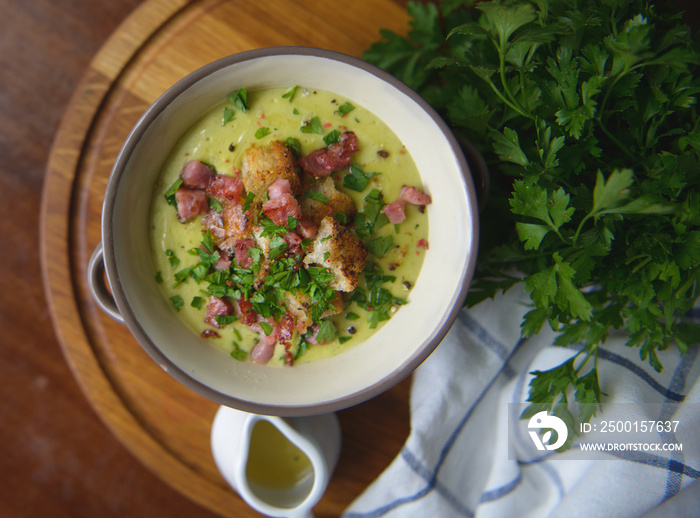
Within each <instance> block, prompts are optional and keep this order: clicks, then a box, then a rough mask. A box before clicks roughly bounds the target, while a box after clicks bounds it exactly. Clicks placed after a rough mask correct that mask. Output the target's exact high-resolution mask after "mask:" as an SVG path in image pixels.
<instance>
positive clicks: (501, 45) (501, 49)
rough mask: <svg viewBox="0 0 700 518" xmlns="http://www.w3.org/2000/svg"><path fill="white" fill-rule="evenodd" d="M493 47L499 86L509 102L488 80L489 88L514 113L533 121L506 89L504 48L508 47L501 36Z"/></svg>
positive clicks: (508, 89)
mask: <svg viewBox="0 0 700 518" xmlns="http://www.w3.org/2000/svg"><path fill="white" fill-rule="evenodd" d="M493 43H494V45H495V46H496V49H497V50H498V59H499V67H498V68H499V75H500V77H501V85H503V91H504V92H505V93H506V94H507V95H508V97H509V98H510V101H509V100H508V99H506V98H505V97H504V96H503V95H502V94H501V93H500V92H499V91H498V89H497V88H496V86H495V85H494V84H493V83H492V82H491V81H490V80H489V81H488V82H489V83H490V84H491V88H493V89H494V92H496V95H498V96H499V97H500V98H501V100H502V101H503V102H504V103H506V104H507V105H508V106H510V107H511V108H512V109H514V110H515V111H516V112H518V113H519V114H520V115H522V116H523V117H527V118H528V119H532V120H535V118H534V117H533V116H532V115H530V114H529V113H527V112H525V111H524V110H523V109H522V108H521V107H520V103H519V102H518V100H517V99H516V98H515V96H514V95H513V94H512V93H511V91H510V88H508V81H507V79H506V50H505V49H506V47H507V45H508V42H507V41H506V40H505V38H504V37H503V36H501V38H500V43H499V44H496V42H495V40H494V42H493Z"/></svg>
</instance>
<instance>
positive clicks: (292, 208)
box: [262, 194, 301, 225]
mask: <svg viewBox="0 0 700 518" xmlns="http://www.w3.org/2000/svg"><path fill="white" fill-rule="evenodd" d="M262 210H263V212H264V213H265V215H266V216H267V217H269V218H270V219H271V220H272V221H274V222H275V224H276V225H287V221H288V220H287V218H288V217H289V216H291V217H293V218H296V219H299V218H300V217H301V207H300V206H299V202H298V201H297V200H296V198H295V197H294V196H292V195H291V194H281V195H279V196H277V197H276V198H271V199H270V200H269V201H266V202H265V203H263V206H262Z"/></svg>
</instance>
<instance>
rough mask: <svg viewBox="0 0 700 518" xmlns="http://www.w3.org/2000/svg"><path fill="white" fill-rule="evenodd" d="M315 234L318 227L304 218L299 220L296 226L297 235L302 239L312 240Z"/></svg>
mask: <svg viewBox="0 0 700 518" xmlns="http://www.w3.org/2000/svg"><path fill="white" fill-rule="evenodd" d="M316 232H318V227H317V226H316V225H315V224H314V222H313V221H311V220H309V219H306V218H302V219H300V220H299V224H298V225H297V234H299V235H300V236H301V237H302V238H304V239H313V238H314V236H315V235H316Z"/></svg>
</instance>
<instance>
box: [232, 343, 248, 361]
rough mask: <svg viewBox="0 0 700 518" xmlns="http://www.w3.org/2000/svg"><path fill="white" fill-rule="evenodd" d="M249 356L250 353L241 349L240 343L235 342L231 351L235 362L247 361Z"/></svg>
mask: <svg viewBox="0 0 700 518" xmlns="http://www.w3.org/2000/svg"><path fill="white" fill-rule="evenodd" d="M246 356H248V353H247V352H245V351H244V350H243V349H241V346H240V345H238V343H236V342H233V350H232V351H231V358H233V359H234V360H238V361H241V360H245V357H246Z"/></svg>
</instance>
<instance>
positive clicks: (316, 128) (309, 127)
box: [299, 117, 323, 135]
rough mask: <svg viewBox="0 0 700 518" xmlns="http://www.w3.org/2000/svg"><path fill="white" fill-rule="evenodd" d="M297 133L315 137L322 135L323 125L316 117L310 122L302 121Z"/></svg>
mask: <svg viewBox="0 0 700 518" xmlns="http://www.w3.org/2000/svg"><path fill="white" fill-rule="evenodd" d="M299 131H301V132H302V133H316V134H317V135H323V125H322V124H321V121H320V120H319V119H318V117H314V118H313V119H311V120H308V121H304V124H302V125H301V127H300V128H299Z"/></svg>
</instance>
